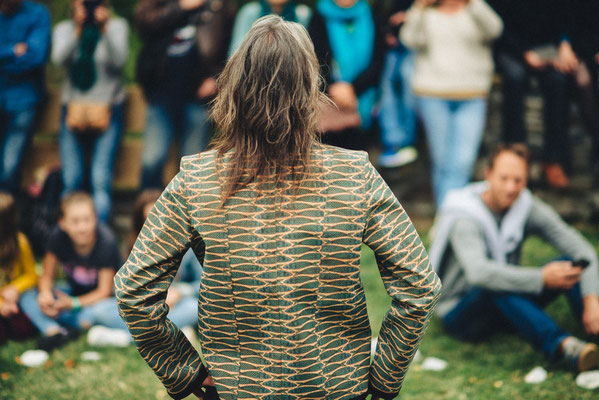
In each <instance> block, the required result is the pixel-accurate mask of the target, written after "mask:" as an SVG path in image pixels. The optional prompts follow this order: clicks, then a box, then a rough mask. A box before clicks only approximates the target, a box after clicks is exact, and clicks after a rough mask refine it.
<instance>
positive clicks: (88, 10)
mask: <svg viewBox="0 0 599 400" xmlns="http://www.w3.org/2000/svg"><path fill="white" fill-rule="evenodd" d="M102 3H103V0H83V7H85V15H86V18H85V23H86V24H93V23H94V20H95V17H94V12H95V11H96V8H98V6H100V5H101V4H102Z"/></svg>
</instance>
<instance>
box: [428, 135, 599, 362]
mask: <svg viewBox="0 0 599 400" xmlns="http://www.w3.org/2000/svg"><path fill="white" fill-rule="evenodd" d="M527 169H528V150H527V148H526V147H525V146H524V145H522V144H511V145H499V146H498V147H497V148H496V149H495V151H494V152H493V153H492V154H491V155H490V158H489V162H488V165H487V170H486V174H485V177H486V181H485V182H480V183H474V184H471V185H469V186H467V187H465V188H464V189H459V190H455V191H453V192H450V194H449V195H448V196H447V199H446V201H445V202H444V203H443V205H442V207H441V209H440V210H439V214H438V216H437V221H436V226H435V229H434V231H435V234H434V238H433V241H432V245H431V248H430V259H431V263H432V264H433V267H434V268H435V270H436V271H437V273H438V274H439V276H440V277H441V281H442V283H443V293H442V294H441V299H440V301H439V305H438V306H437V313H438V315H439V316H440V317H441V318H442V321H443V324H444V326H445V329H446V330H447V331H448V333H450V334H451V335H452V336H455V337H457V338H459V339H462V340H466V341H479V340H483V339H486V338H487V337H489V336H491V335H492V334H493V333H496V332H500V331H506V330H507V331H509V332H514V331H515V332H516V333H518V334H519V335H520V336H522V337H523V338H524V339H525V340H527V341H528V342H529V343H530V344H531V345H532V346H533V347H534V348H535V349H537V350H538V351H541V352H542V353H543V354H544V355H545V356H546V357H547V358H548V359H549V360H556V359H559V358H565V359H567V360H568V361H569V362H570V363H571V364H572V366H573V367H574V368H575V369H577V370H579V371H584V370H588V369H593V368H595V367H597V366H598V362H599V349H598V348H597V346H596V345H595V344H593V343H588V342H585V341H583V340H580V339H578V338H576V337H574V336H572V335H570V334H569V333H567V332H565V331H564V330H562V329H561V328H560V327H558V326H557V324H556V323H555V322H554V321H553V320H552V319H551V318H550V317H549V316H548V315H547V314H546V313H545V312H544V311H543V308H544V307H545V306H547V305H548V304H549V303H550V302H551V301H553V300H554V299H555V298H556V297H557V296H559V295H560V294H566V296H567V297H568V300H569V302H570V305H571V306H572V310H573V313H574V314H575V316H576V317H577V318H579V319H580V320H581V322H582V325H583V326H584V329H585V331H586V333H587V335H589V337H591V338H593V337H594V339H597V338H599V297H598V294H599V270H598V262H597V255H596V253H595V250H594V249H593V247H592V246H591V245H590V244H589V243H588V242H587V241H586V240H585V238H584V237H583V236H582V235H581V234H580V233H579V232H577V231H576V230H574V229H573V228H572V227H570V226H568V225H567V224H566V223H565V222H564V221H563V220H562V219H561V218H560V217H559V215H558V214H557V213H556V212H555V211H554V210H553V209H551V207H550V206H549V205H547V204H546V203H544V202H542V201H541V200H540V199H539V198H537V197H535V196H533V195H532V194H531V193H530V191H529V190H527V189H526V183H527V175H528V171H527ZM529 235H538V236H540V237H542V238H543V239H545V240H546V241H547V242H549V243H551V244H552V245H554V246H555V247H556V248H557V249H558V250H559V251H560V252H561V253H562V254H564V257H562V258H560V259H559V260H556V261H552V262H549V263H547V264H545V265H544V266H543V267H541V268H539V267H537V266H523V265H520V254H521V250H522V244H523V243H524V241H525V239H526V238H527V236H529Z"/></svg>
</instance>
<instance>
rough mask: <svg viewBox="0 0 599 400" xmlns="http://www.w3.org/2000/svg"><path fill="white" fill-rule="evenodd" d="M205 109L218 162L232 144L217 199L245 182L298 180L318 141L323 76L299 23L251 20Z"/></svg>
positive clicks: (272, 18) (271, 19) (239, 187)
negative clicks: (213, 132)
mask: <svg viewBox="0 0 599 400" xmlns="http://www.w3.org/2000/svg"><path fill="white" fill-rule="evenodd" d="M217 82H218V95H217V96H216V98H215V100H214V101H213V103H212V110H211V116H212V118H213V120H214V122H215V124H216V127H217V132H218V133H217V136H216V137H215V140H214V141H213V142H212V148H214V149H216V150H217V154H218V159H219V162H222V161H223V157H224V155H225V153H227V152H229V151H231V150H232V154H231V158H230V159H229V161H228V162H227V163H226V166H224V167H223V168H224V172H225V174H226V181H225V187H224V189H223V196H222V200H221V206H222V205H223V204H224V203H225V201H226V200H227V199H228V198H229V197H230V196H231V195H233V194H234V193H235V192H236V191H237V190H239V189H241V188H243V187H245V186H246V185H248V184H249V183H251V182H261V181H262V182H266V180H269V181H272V178H274V182H275V184H277V183H278V182H279V181H280V178H281V177H282V176H283V175H286V174H288V173H289V174H290V176H291V177H292V180H293V182H294V183H296V184H299V182H300V181H301V180H302V178H303V177H304V176H305V174H306V173H308V172H309V168H310V166H311V161H312V160H311V156H310V153H311V150H312V148H313V147H314V146H315V145H316V144H317V143H318V140H319V139H318V133H317V118H318V110H319V104H320V102H321V101H325V102H326V101H328V99H327V98H326V97H325V96H324V94H323V93H322V92H321V91H320V90H319V87H320V82H321V77H320V75H319V65H318V60H317V58H316V54H315V53H314V46H313V44H312V41H311V40H310V37H309V36H308V33H307V31H306V30H305V29H304V27H303V26H301V25H300V24H297V23H293V22H286V21H284V20H283V19H282V18H281V17H279V16H274V15H269V16H266V17H263V18H260V19H259V20H257V21H256V22H255V23H254V25H253V26H252V29H250V31H249V32H248V34H247V36H246V38H245V40H244V42H243V43H242V45H241V46H240V47H239V49H238V50H237V51H236V52H235V53H234V54H233V55H232V56H231V58H230V59H229V61H228V63H227V65H226V66H225V68H224V70H223V72H222V74H221V75H220V77H219V78H218V81H217Z"/></svg>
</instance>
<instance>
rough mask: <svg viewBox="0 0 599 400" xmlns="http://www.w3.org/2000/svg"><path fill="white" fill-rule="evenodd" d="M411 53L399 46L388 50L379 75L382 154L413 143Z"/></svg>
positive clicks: (413, 118)
mask: <svg viewBox="0 0 599 400" xmlns="http://www.w3.org/2000/svg"><path fill="white" fill-rule="evenodd" d="M413 74H414V54H413V53H412V52H411V51H410V50H408V49H406V48H405V47H403V46H400V47H399V48H396V49H391V50H389V51H388V52H387V55H386V57H385V65H384V67H383V72H382V75H381V99H380V106H379V109H380V114H379V115H380V126H381V141H382V143H383V154H390V153H393V152H395V151H397V150H399V149H400V148H402V147H406V146H413V145H414V143H415V142H416V111H415V109H416V99H415V97H414V94H413V93H412V85H411V81H412V75H413Z"/></svg>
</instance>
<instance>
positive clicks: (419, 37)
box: [399, 6, 427, 50]
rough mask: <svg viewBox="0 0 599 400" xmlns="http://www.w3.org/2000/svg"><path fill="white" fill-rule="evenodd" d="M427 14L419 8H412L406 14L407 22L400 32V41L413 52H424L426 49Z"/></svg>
mask: <svg viewBox="0 0 599 400" xmlns="http://www.w3.org/2000/svg"><path fill="white" fill-rule="evenodd" d="M425 12H426V11H425V10H422V9H421V8H419V7H417V6H412V7H411V8H410V9H409V10H408V12H407V14H406V21H405V22H404V23H403V25H402V26H401V29H400V30H399V40H401V42H402V43H403V44H404V45H405V46H406V47H409V48H410V49H412V50H423V49H424V48H425V47H426V42H427V35H426V30H425V27H424V14H425Z"/></svg>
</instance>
